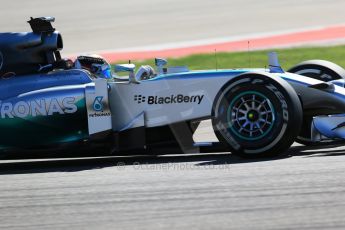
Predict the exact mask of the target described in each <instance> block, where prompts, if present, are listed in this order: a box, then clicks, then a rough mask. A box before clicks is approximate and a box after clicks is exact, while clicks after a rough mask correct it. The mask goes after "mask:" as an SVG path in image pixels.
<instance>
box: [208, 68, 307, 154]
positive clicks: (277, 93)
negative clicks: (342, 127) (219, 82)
mask: <svg viewBox="0 0 345 230" xmlns="http://www.w3.org/2000/svg"><path fill="white" fill-rule="evenodd" d="M212 125H213V129H214V131H215V134H216V136H217V138H218V140H219V141H220V142H222V143H223V144H225V145H227V146H228V147H229V150H230V151H231V152H232V153H233V154H236V155H239V156H241V157H245V158H260V157H275V156H278V155H281V154H282V153H284V152H285V151H286V150H287V149H288V148H289V147H290V146H291V145H292V143H293V142H294V140H295V138H296V136H297V135H298V133H299V131H300V127H301V125H302V106H301V103H300V100H299V98H298V96H297V94H296V92H295V90H294V89H293V88H292V87H291V86H290V85H289V84H288V83H287V82H285V81H284V80H283V79H281V78H273V77H271V76H270V75H268V74H262V73H260V74H259V73H246V74H243V75H241V76H238V77H236V78H234V79H232V80H230V81H229V82H228V83H227V84H225V85H224V86H223V87H222V88H221V90H220V91H219V92H218V94H217V96H216V98H215V101H214V103H213V107H212Z"/></svg>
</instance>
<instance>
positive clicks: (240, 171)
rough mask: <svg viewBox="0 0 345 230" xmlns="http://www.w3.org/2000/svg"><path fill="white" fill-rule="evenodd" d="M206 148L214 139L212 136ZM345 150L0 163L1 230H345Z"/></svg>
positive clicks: (205, 133)
mask: <svg viewBox="0 0 345 230" xmlns="http://www.w3.org/2000/svg"><path fill="white" fill-rule="evenodd" d="M197 135H198V136H197V137H196V138H198V139H199V140H202V139H203V138H208V137H211V139H212V138H214V137H213V134H212V132H210V129H208V128H207V127H206V126H205V127H202V128H201V129H200V130H199V131H198V134H197ZM344 162H345V148H344V147H339V146H331V147H329V146H328V147H326V148H325V147H318V148H311V147H309V148H307V147H304V146H300V145H296V144H295V145H294V146H292V147H291V149H290V150H289V152H288V154H287V155H286V156H284V157H282V158H278V159H265V160H260V161H256V160H243V159H240V158H237V157H236V156H232V155H231V154H229V153H217V154H204V155H201V154H199V155H198V154H197V155H179V156H159V157H151V156H141V157H138V156H137V157H88V158H76V159H31V160H5V161H1V162H0V188H1V189H0V229H33V230H37V229H63V228H66V229H129V230H131V229H265V230H267V229H344V228H345V213H344V210H345V186H344V177H345V164H344Z"/></svg>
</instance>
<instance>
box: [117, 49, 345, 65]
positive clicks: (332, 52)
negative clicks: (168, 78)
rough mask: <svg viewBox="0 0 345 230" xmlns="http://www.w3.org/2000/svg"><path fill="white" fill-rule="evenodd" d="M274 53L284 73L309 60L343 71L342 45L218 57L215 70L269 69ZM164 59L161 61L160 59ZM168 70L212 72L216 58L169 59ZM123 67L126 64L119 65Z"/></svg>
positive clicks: (140, 62)
mask: <svg viewBox="0 0 345 230" xmlns="http://www.w3.org/2000/svg"><path fill="white" fill-rule="evenodd" d="M270 51H276V52H277V53H278V56H279V60H280V64H281V65H282V67H283V68H284V69H288V68H290V67H292V66H294V65H296V64H298V63H299V62H301V61H305V60H310V59H323V60H328V61H331V62H334V63H337V64H338V65H340V66H342V67H345V45H342V46H331V47H306V48H290V49H274V50H263V51H251V52H250V53H248V52H237V53H217V60H218V69H230V68H246V67H251V68H256V67H258V68H264V67H266V66H267V65H268V61H267V60H268V58H267V53H268V52H270ZM163 58H164V57H163ZM168 61H169V64H168V66H183V65H186V66H188V67H189V69H191V70H202V69H215V67H216V64H215V54H214V53H211V54H198V55H191V56H187V57H182V58H171V59H168ZM122 63H125V62H122ZM132 63H134V64H136V66H137V67H139V66H140V65H144V64H149V65H152V66H154V60H145V61H136V60H132Z"/></svg>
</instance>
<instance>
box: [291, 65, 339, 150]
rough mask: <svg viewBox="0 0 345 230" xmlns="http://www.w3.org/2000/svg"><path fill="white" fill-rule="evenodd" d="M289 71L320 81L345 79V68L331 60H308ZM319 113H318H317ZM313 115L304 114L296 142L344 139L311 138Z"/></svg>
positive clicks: (305, 142) (331, 142) (316, 143)
mask: <svg viewBox="0 0 345 230" xmlns="http://www.w3.org/2000/svg"><path fill="white" fill-rule="evenodd" d="M287 72H290V73H295V74H299V75H303V76H306V77H310V78H313V79H317V80H320V81H325V82H328V81H333V80H339V79H345V70H344V69H343V68H342V67H341V66H339V65H337V64H335V63H333V62H329V61H325V60H308V61H304V62H301V63H299V64H297V65H296V66H294V67H292V68H290V69H289V70H288V71H287ZM316 115H317V114H316ZM312 121H313V116H310V115H309V116H304V117H303V125H302V128H301V132H300V133H299V135H298V136H297V137H296V142H297V143H300V144H302V145H306V146H315V145H324V144H338V143H339V142H343V141H339V140H337V141H328V142H314V141H312V139H311V123H312Z"/></svg>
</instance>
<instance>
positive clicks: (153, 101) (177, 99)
mask: <svg viewBox="0 0 345 230" xmlns="http://www.w3.org/2000/svg"><path fill="white" fill-rule="evenodd" d="M203 98H204V95H192V96H186V95H182V94H178V95H171V96H168V97H159V96H147V104H149V105H157V104H160V105H161V104H182V103H196V104H198V105H199V104H200V103H201V101H202V99H203ZM134 101H137V102H138V104H141V103H145V102H146V97H145V96H142V95H134Z"/></svg>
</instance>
